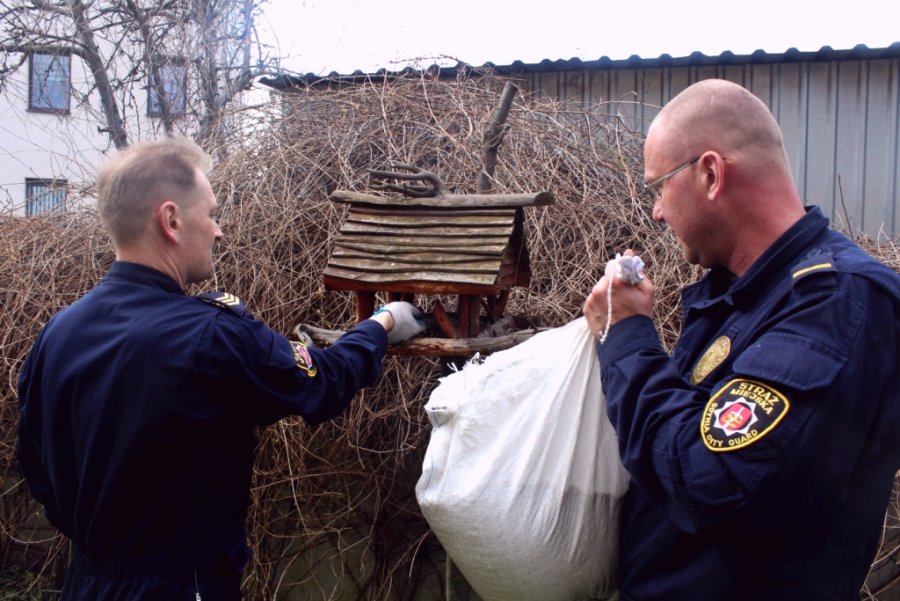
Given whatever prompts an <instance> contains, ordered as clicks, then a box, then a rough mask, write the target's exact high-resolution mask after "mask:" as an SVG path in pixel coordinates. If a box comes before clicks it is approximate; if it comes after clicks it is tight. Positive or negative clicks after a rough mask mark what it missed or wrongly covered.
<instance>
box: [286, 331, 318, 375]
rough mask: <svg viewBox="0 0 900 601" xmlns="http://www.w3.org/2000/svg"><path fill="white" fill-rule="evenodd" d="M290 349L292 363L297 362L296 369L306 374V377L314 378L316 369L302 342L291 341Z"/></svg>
mask: <svg viewBox="0 0 900 601" xmlns="http://www.w3.org/2000/svg"><path fill="white" fill-rule="evenodd" d="M290 342H291V349H293V351H294V361H296V362H297V367H298V368H300V369H302V370H303V371H305V372H306V375H307V376H309V377H310V378H314V377H315V375H316V373H317V371H318V370H317V369H316V366H315V365H313V361H312V355H311V354H310V352H309V349H308V348H306V345H305V344H303V343H302V342H298V341H296V340H291V341H290Z"/></svg>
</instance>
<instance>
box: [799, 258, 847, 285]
mask: <svg viewBox="0 0 900 601" xmlns="http://www.w3.org/2000/svg"><path fill="white" fill-rule="evenodd" d="M836 271H837V267H835V266H834V253H832V252H831V251H822V250H814V251H812V252H810V253H809V254H808V255H806V258H805V259H803V260H802V261H800V262H799V263H797V264H796V265H794V266H793V267H792V268H791V282H792V284H796V283H797V282H798V281H799V280H801V279H803V278H805V277H807V276H810V275H813V274H821V273H828V272H831V273H834V272H836Z"/></svg>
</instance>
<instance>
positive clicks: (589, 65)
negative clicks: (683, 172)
mask: <svg viewBox="0 0 900 601" xmlns="http://www.w3.org/2000/svg"><path fill="white" fill-rule="evenodd" d="M898 57H900V42H894V43H893V44H891V45H890V46H887V47H884V48H869V47H868V46H866V45H865V44H858V45H856V46H854V47H853V48H849V49H843V50H835V49H833V48H831V46H823V47H822V48H820V49H819V50H814V51H800V50H798V49H797V48H789V49H788V50H786V51H785V52H783V53H768V52H765V51H764V50H756V51H755V52H753V53H752V54H734V53H733V52H731V51H730V50H726V51H725V52H723V53H722V54H718V55H714V56H707V55H705V54H703V53H702V52H692V53H691V54H689V55H687V56H678V57H673V56H671V55H669V54H662V55H660V56H658V57H656V58H642V57H640V56H638V55H636V54H632V55H631V56H629V57H628V58H626V59H612V58H610V57H608V56H601V57H600V58H599V59H597V60H587V61H586V60H582V59H580V58H574V57H573V58H570V59H558V60H550V59H546V58H545V59H544V60H542V61H541V62H539V63H524V62H522V61H519V60H517V61H513V62H512V63H511V64H509V65H496V64H494V63H491V62H487V63H485V64H484V65H481V66H480V67H478V66H473V65H468V64H466V63H458V64H457V65H455V66H452V67H440V66H438V65H432V66H431V67H428V68H427V69H424V70H420V69H413V68H412V67H407V68H405V69H402V70H400V71H388V70H387V69H379V70H378V71H376V72H375V73H364V72H362V71H359V70H357V71H354V72H353V73H350V74H340V73H337V72H335V71H332V72H331V73H329V74H328V75H315V74H313V73H307V74H306V75H299V74H290V73H284V74H282V75H278V76H276V77H262V78H260V79H259V83H261V84H263V85H265V86H268V87H271V88H275V89H277V90H284V89H290V88H298V87H309V86H313V87H315V86H319V85H328V84H333V83H362V82H364V81H373V82H378V81H383V80H384V79H390V78H395V77H402V76H407V75H411V74H416V75H419V74H422V73H423V72H424V73H426V74H427V75H429V76H431V77H438V78H449V77H456V76H457V75H458V74H459V73H460V71H464V72H466V74H467V75H470V76H478V75H479V74H480V73H483V72H485V71H488V70H492V71H493V72H495V73H498V74H500V75H513V74H516V73H533V72H544V73H546V72H554V71H584V70H588V69H634V68H664V67H710V66H717V65H740V64H761V63H762V64H772V63H793V62H801V61H803V62H814V61H839V60H863V59H869V60H872V59H886V58H898Z"/></svg>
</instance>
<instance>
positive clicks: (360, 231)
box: [323, 165, 555, 339]
mask: <svg viewBox="0 0 900 601" xmlns="http://www.w3.org/2000/svg"><path fill="white" fill-rule="evenodd" d="M395 167H396V168H400V169H405V170H407V172H399V171H373V172H372V177H373V179H375V180H376V181H377V182H378V183H376V184H375V185H374V186H373V187H374V188H376V189H379V190H392V191H399V192H401V193H403V194H404V195H405V197H396V196H394V197H389V196H382V195H376V194H367V193H360V192H350V191H343V190H337V191H335V192H334V193H332V194H331V199H332V200H333V201H334V202H338V203H346V204H349V205H350V208H349V211H348V213H347V216H346V219H345V220H344V222H343V224H342V226H341V230H340V233H339V234H338V236H337V238H336V240H335V242H334V248H333V250H332V252H331V256H330V257H329V260H328V264H327V266H326V267H325V270H324V273H323V276H324V282H325V287H326V288H327V289H329V290H349V291H353V292H355V293H356V301H357V305H356V312H357V319H358V320H363V319H365V318H367V317H369V316H370V315H371V314H372V312H373V311H374V309H375V295H376V293H378V292H381V293H383V294H384V295H385V296H386V298H387V299H388V301H391V300H400V299H403V300H412V299H413V296H414V295H415V294H429V295H454V294H455V295H457V297H458V302H457V309H458V310H457V320H456V323H454V322H453V320H452V319H451V317H450V315H449V314H448V313H447V311H446V310H445V309H444V308H443V306H442V305H441V304H440V302H439V301H438V302H437V303H436V304H435V307H434V310H433V311H432V315H433V316H434V318H435V321H436V323H437V325H438V326H439V327H440V328H441V330H443V332H444V333H445V334H446V335H447V337H449V338H454V339H459V338H471V337H475V336H476V335H477V334H478V333H479V331H480V319H479V315H480V313H481V309H482V308H484V309H485V313H486V315H487V318H488V321H489V322H491V323H493V322H496V321H497V320H499V319H500V318H501V317H502V316H503V312H504V310H505V308H506V302H507V300H508V298H509V292H510V289H511V288H512V287H513V286H523V287H524V286H528V284H529V282H530V281H531V268H530V263H529V259H528V247H527V244H526V240H525V231H524V223H523V221H524V212H523V209H524V207H529V206H546V205H552V204H553V203H554V202H555V199H554V197H553V194H551V193H549V192H540V193H537V194H470V195H462V194H451V193H448V192H447V190H446V188H445V186H444V183H443V182H442V181H441V179H440V178H439V177H438V176H437V175H435V174H433V173H431V172H428V171H424V170H421V169H418V168H416V167H413V166H411V165H397V166H395ZM391 179H395V180H406V181H409V180H415V181H419V182H424V183H423V184H414V185H410V184H407V183H404V184H394V183H386V181H387V180H391Z"/></svg>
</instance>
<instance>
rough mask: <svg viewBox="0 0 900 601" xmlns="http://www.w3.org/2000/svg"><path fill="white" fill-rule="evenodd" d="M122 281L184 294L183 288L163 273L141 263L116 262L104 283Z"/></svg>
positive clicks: (104, 278) (105, 277) (107, 273)
mask: <svg viewBox="0 0 900 601" xmlns="http://www.w3.org/2000/svg"><path fill="white" fill-rule="evenodd" d="M108 280H122V281H126V282H130V283H133V284H142V285H145V286H153V287H154V288H161V289H162V290H165V291H166V292H171V293H172V294H182V295H183V294H184V290H182V289H181V286H179V285H178V283H177V282H176V281H175V280H173V279H172V278H171V277H169V276H168V275H166V274H164V273H163V272H161V271H158V270H156V269H153V268H152V267H147V266H146V265H141V264H139V263H129V262H127V261H115V262H113V264H112V266H111V267H110V268H109V271H108V272H106V275H105V276H104V277H103V281H104V282H105V281H108Z"/></svg>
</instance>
